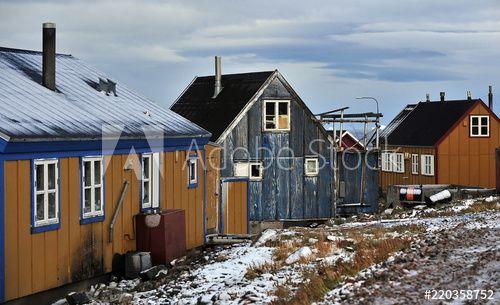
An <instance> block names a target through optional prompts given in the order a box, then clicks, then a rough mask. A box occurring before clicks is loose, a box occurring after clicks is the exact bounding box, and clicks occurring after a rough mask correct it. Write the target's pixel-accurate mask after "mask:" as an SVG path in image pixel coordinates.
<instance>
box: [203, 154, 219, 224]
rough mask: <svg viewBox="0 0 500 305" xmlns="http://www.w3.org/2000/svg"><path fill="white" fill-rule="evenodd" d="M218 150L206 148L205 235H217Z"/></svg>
mask: <svg viewBox="0 0 500 305" xmlns="http://www.w3.org/2000/svg"><path fill="white" fill-rule="evenodd" d="M219 166H220V149H218V148H217V147H213V146H207V150H206V169H207V176H206V179H207V182H206V183H207V184H206V186H207V188H206V210H205V217H206V219H205V228H206V233H207V234H215V233H218V224H219V221H218V220H219V217H218V213H219V211H218V210H219V183H220V180H219V179H220V178H219V177H220V172H219Z"/></svg>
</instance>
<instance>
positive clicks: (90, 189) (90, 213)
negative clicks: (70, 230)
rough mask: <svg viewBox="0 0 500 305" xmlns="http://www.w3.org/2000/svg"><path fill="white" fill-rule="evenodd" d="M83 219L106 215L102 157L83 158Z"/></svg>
mask: <svg viewBox="0 0 500 305" xmlns="http://www.w3.org/2000/svg"><path fill="white" fill-rule="evenodd" d="M82 181H83V191H82V204H83V205H82V211H83V212H82V220H85V219H91V218H95V217H100V216H104V192H103V168H102V158H101V157H85V158H83V160H82Z"/></svg>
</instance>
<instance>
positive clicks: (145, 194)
mask: <svg viewBox="0 0 500 305" xmlns="http://www.w3.org/2000/svg"><path fill="white" fill-rule="evenodd" d="M141 184H142V198H141V207H142V209H155V208H158V207H160V154H159V153H149V154H143V155H142V179H141Z"/></svg>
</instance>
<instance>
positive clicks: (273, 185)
mask: <svg viewBox="0 0 500 305" xmlns="http://www.w3.org/2000/svg"><path fill="white" fill-rule="evenodd" d="M264 100H290V117H291V123H290V131H287V132H263V131H262V115H263V110H262V104H263V101H264ZM318 139H319V140H321V141H323V142H324V143H322V144H321V143H318V142H316V143H313V144H312V145H310V143H311V142H312V141H314V140H318ZM222 146H223V147H224V151H223V153H222V158H221V159H222V160H223V162H224V164H223V166H222V169H221V177H232V176H233V175H234V168H233V161H237V160H240V161H244V160H252V161H261V162H263V166H264V173H263V178H262V180H261V181H251V182H250V187H249V191H250V194H249V199H250V202H249V205H250V219H251V220H279V219H311V218H326V217H331V216H333V213H334V212H335V211H333V208H332V206H333V198H332V191H331V188H332V179H333V171H332V169H331V167H330V166H329V164H328V165H326V166H325V167H324V168H322V169H321V170H320V173H319V175H318V176H316V177H306V176H304V158H305V157H309V156H311V157H312V156H316V157H317V156H323V159H321V158H320V164H322V163H324V162H323V160H324V159H329V151H328V147H329V144H328V139H327V137H326V135H325V134H324V133H323V132H321V130H320V125H319V124H318V123H316V122H315V121H314V118H313V116H312V115H311V114H310V112H309V111H308V110H307V109H305V107H304V105H303V104H302V103H301V102H300V101H299V99H298V97H297V96H295V95H294V94H293V93H292V92H291V90H289V89H288V88H287V87H286V86H285V85H284V84H283V83H282V82H281V81H280V80H279V79H275V80H274V81H273V82H271V84H270V85H269V86H268V87H267V88H266V89H265V90H264V92H263V94H262V96H261V98H260V99H259V101H257V102H256V103H255V104H254V105H253V106H252V107H251V108H250V109H249V111H248V112H247V113H246V115H245V116H244V117H243V118H242V119H241V121H240V122H239V123H238V125H237V126H236V128H234V129H233V130H232V131H231V133H230V134H229V135H228V136H227V137H226V138H225V140H224V142H223V143H222ZM238 147H244V148H246V149H247V150H248V151H247V152H245V151H244V150H242V149H238ZM260 147H263V148H265V150H262V149H259V148H260Z"/></svg>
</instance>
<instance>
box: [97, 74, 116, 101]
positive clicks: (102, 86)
mask: <svg viewBox="0 0 500 305" xmlns="http://www.w3.org/2000/svg"><path fill="white" fill-rule="evenodd" d="M97 90H98V91H99V92H104V93H105V94H106V95H109V94H110V93H113V95H114V96H118V95H117V94H116V83H115V82H114V81H112V80H110V79H109V78H108V79H102V78H100V77H99V85H98V86H97Z"/></svg>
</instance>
